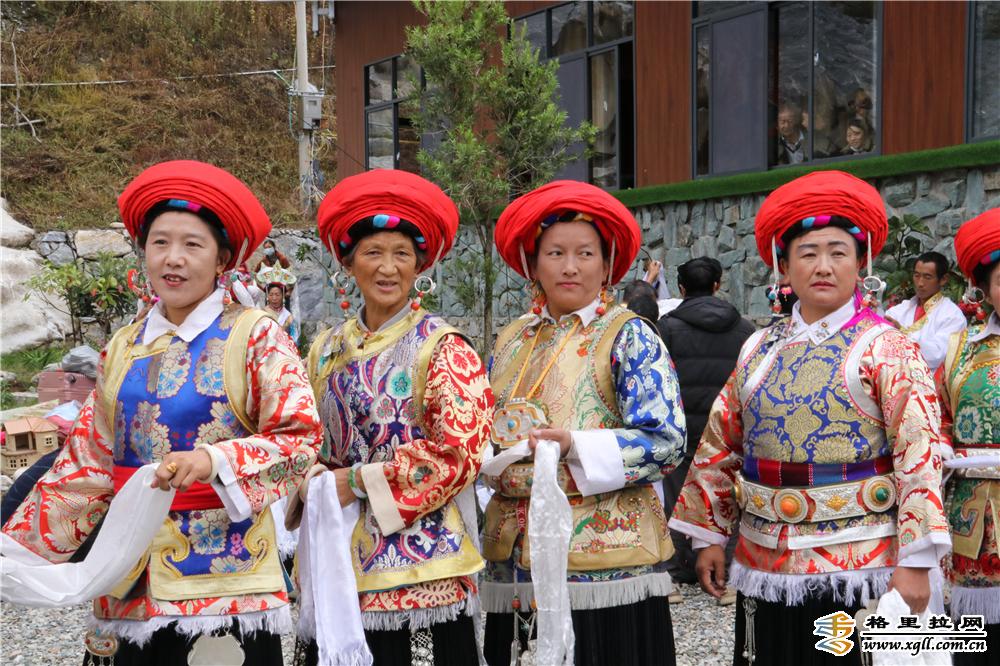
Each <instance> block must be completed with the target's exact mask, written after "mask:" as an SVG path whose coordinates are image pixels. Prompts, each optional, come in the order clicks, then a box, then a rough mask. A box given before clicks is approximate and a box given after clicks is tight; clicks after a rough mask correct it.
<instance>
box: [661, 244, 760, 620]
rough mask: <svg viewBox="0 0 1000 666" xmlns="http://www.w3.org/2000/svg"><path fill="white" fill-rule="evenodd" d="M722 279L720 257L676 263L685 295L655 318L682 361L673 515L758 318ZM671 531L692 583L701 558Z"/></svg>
mask: <svg viewBox="0 0 1000 666" xmlns="http://www.w3.org/2000/svg"><path fill="white" fill-rule="evenodd" d="M721 282H722V265H721V264H720V263H719V262H718V261H717V260H716V259H712V258H711V257H698V258H697V259H692V260H691V261H688V262H687V263H685V264H682V265H681V266H680V267H678V269H677V284H678V285H679V286H680V290H681V296H682V297H683V298H684V300H683V301H682V302H681V304H680V305H679V306H677V308H676V309H674V310H672V311H671V312H669V313H667V315H665V316H664V317H663V318H661V319H660V320H659V321H658V322H657V323H656V327H657V328H658V329H659V331H660V335H661V336H662V337H663V342H664V343H665V344H666V346H667V351H669V352H670V357H671V358H672V359H673V360H674V364H675V365H676V367H677V380H678V381H679V382H680V386H681V401H682V402H683V403H684V416H685V417H686V419H687V438H688V439H687V452H686V453H685V455H684V461H683V462H682V463H681V464H680V465H678V466H677V469H675V470H674V471H673V472H672V473H671V474H670V476H668V477H667V478H666V479H665V480H664V482H663V490H664V503H665V508H666V512H667V515H668V516H669V515H670V514H671V512H672V511H673V509H674V503H675V502H676V501H677V496H678V495H679V494H680V490H681V487H682V486H683V485H684V477H686V476H687V471H688V467H690V466H691V460H692V459H693V458H694V452H695V450H696V449H697V448H698V440H699V439H701V433H702V431H703V430H704V429H705V424H706V423H707V421H708V413H709V412H710V411H711V409H712V403H713V402H715V398H716V396H718V395H719V391H720V390H722V386H723V385H724V384H725V383H726V380H728V379H729V375H730V374H731V373H732V372H733V368H735V367H736V359H737V358H738V357H739V354H740V348H741V347H742V346H743V343H744V342H745V341H746V339H747V338H749V337H750V334H751V333H753V332H754V326H753V324H751V323H750V322H748V321H747V320H745V319H743V318H742V317H740V313H739V312H738V311H737V310H736V308H734V307H733V306H732V305H730V304H729V303H727V302H726V301H724V300H722V299H721V298H717V297H716V296H715V292H717V291H718V290H719V286H720V284H721ZM671 536H672V538H673V541H674V548H675V550H676V554H675V555H674V557H673V559H672V560H671V561H670V563H669V565H668V566H669V567H670V574H671V576H672V577H673V578H674V580H676V581H679V582H682V583H693V582H695V580H696V579H695V573H694V563H695V559H696V558H695V553H694V551H693V550H692V549H691V544H690V542H689V541H688V539H687V537H685V536H683V535H681V534H677V533H674V532H671ZM732 541H733V542H734V543H735V539H733V540H732ZM734 600H735V599H734Z"/></svg>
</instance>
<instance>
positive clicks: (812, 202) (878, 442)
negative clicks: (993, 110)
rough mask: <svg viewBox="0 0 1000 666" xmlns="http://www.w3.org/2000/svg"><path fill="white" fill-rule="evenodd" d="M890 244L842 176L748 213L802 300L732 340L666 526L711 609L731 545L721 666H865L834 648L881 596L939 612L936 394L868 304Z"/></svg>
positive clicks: (856, 655) (864, 190)
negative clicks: (724, 375) (732, 596)
mask: <svg viewBox="0 0 1000 666" xmlns="http://www.w3.org/2000/svg"><path fill="white" fill-rule="evenodd" d="M887 231H888V223H887V220H886V216H885V208H884V205H883V204H882V199H881V197H880V196H879V194H878V191H877V190H875V188H873V187H872V186H871V185H869V184H867V183H865V182H864V181H862V180H859V179H858V178H855V177H854V176H851V175H849V174H846V173H843V172H839V171H821V172H815V173H811V174H809V175H806V176H803V177H801V178H798V179H796V180H793V181H792V182H790V183H788V184H786V185H783V186H782V187H779V188H778V189H777V190H775V191H774V192H772V193H771V194H770V195H769V196H768V197H767V199H765V201H764V203H763V205H762V206H761V208H760V211H758V213H757V228H756V236H757V247H758V249H759V250H760V254H761V258H763V259H764V261H765V262H766V263H767V264H769V265H771V266H772V267H774V269H775V280H774V282H775V285H777V284H778V282H779V279H778V271H779V270H780V271H781V272H782V273H784V274H785V276H786V277H787V279H788V281H789V283H790V285H791V287H792V289H793V290H794V292H795V294H796V295H797V296H798V297H799V300H798V302H797V303H796V304H795V305H794V306H793V308H792V314H791V316H790V317H787V318H785V319H783V320H780V321H779V322H777V323H775V324H773V325H771V326H769V327H768V328H766V329H763V330H761V331H758V332H757V333H755V334H754V335H752V336H751V337H750V338H749V339H748V340H747V342H746V343H745V344H744V346H743V349H742V350H741V352H740V358H739V361H738V362H737V366H736V369H735V370H734V372H733V374H732V376H731V377H730V379H729V381H728V382H727V384H726V385H725V386H724V387H723V389H722V392H721V393H720V394H719V397H718V398H717V399H716V401H715V405H714V406H713V408H712V411H711V413H710V415H709V418H708V425H707V427H706V428H705V432H704V434H703V435H702V438H701V442H700V444H699V446H698V450H697V452H696V453H695V457H694V461H693V463H692V465H691V469H690V471H689V472H688V477H687V481H686V483H685V485H684V488H683V490H682V491H681V496H680V498H679V499H678V501H677V505H676V507H675V509H674V512H673V518H672V519H671V521H670V526H671V528H673V529H675V530H677V531H678V532H681V533H684V534H687V535H688V536H690V537H691V539H692V545H693V546H694V548H696V549H698V550H699V551H700V552H699V555H698V561H697V564H696V571H697V574H698V576H699V579H700V582H701V585H702V587H703V588H704V589H705V590H706V591H707V592H709V593H710V594H712V595H714V596H719V595H721V594H722V592H723V590H724V589H725V585H726V573H727V572H726V571H725V568H726V567H725V559H724V552H723V548H724V547H725V545H726V542H727V541H728V540H729V539H731V538H736V539H738V541H737V544H736V552H735V556H734V560H733V564H732V568H731V570H730V571H729V585H731V586H733V587H735V588H736V589H737V591H738V595H737V604H738V605H737V610H736V639H735V646H734V647H735V654H734V659H733V663H734V664H752V663H760V664H826V663H829V664H841V663H854V664H861V663H862V655H861V647H860V645H859V644H858V641H857V639H856V638H855V639H854V642H853V643H851V642H848V641H845V639H851V636H852V631H853V625H852V624H851V622H852V621H853V616H854V614H855V613H856V612H857V611H859V610H860V609H861V607H862V606H863V605H864V604H865V603H866V602H868V601H869V599H877V598H878V597H879V596H880V595H882V594H883V593H885V592H886V591H887V589H894V590H896V591H898V592H899V594H900V595H901V596H902V600H903V601H904V602H905V603H906V604H907V605H908V606H909V608H910V610H911V611H912V612H913V613H914V614H919V613H922V612H923V611H924V610H925V609H926V608H928V604H929V602H930V604H931V605H930V607H931V609H932V610H933V611H934V612H942V610H943V605H941V603H940V599H939V598H938V599H932V594H931V592H932V586H931V584H930V582H929V578H930V576H931V574H930V570H931V569H933V568H934V567H936V565H937V563H938V561H939V560H940V559H941V557H942V556H943V555H944V554H945V553H947V552H948V549H949V537H948V526H947V522H946V520H945V516H944V511H943V508H942V502H941V492H940V484H941V461H940V457H939V455H938V452H937V450H936V446H937V444H938V442H939V439H940V433H939V423H940V421H939V413H938V404H937V400H936V399H935V396H934V387H933V382H932V381H931V376H930V372H929V370H928V369H927V365H926V363H925V362H924V360H923V358H922V357H921V356H920V353H919V350H918V349H917V348H916V346H915V345H914V344H913V343H912V342H910V341H909V340H908V339H907V338H906V336H904V335H903V334H902V333H900V332H899V331H898V330H897V329H895V328H894V327H892V326H890V325H889V324H888V323H887V322H885V321H884V320H883V319H881V318H880V317H879V316H878V315H877V314H876V313H875V311H874V309H873V308H874V306H875V304H876V301H877V298H878V295H879V292H880V291H881V284H880V282H881V281H880V280H879V279H878V278H877V277H875V276H873V275H872V274H871V262H872V259H873V258H874V257H875V256H876V255H877V254H878V253H879V251H880V250H881V249H882V246H883V244H884V243H885V238H886V233H887ZM865 267H867V271H868V277H866V278H864V280H863V281H862V279H861V277H860V276H859V274H860V272H861V271H862V269H865ZM859 284H860V285H861V286H862V287H863V288H864V291H865V293H862V292H861V291H860V290H859V289H858V286H859ZM777 307H778V308H779V309H780V305H778V306H777ZM936 588H937V592H940V586H939V585H938V586H936ZM844 611H846V615H844V614H843V612H844ZM836 612H841V615H832V614H834V613H836ZM822 618H826V619H825V620H824V619H822ZM817 620H820V621H819V622H817Z"/></svg>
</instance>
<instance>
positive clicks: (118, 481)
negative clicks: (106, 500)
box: [112, 465, 225, 511]
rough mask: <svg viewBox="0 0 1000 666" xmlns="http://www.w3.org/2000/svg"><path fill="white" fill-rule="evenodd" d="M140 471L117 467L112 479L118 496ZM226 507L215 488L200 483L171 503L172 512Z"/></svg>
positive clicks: (136, 468)
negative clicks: (123, 487)
mask: <svg viewBox="0 0 1000 666" xmlns="http://www.w3.org/2000/svg"><path fill="white" fill-rule="evenodd" d="M138 470H139V468H138V467H121V466H119V465H115V467H114V470H113V471H112V478H113V480H114V484H115V493H116V494H117V493H118V491H119V490H121V488H122V486H124V485H125V484H126V483H127V482H128V480H129V479H131V478H132V475H133V474H135V473H136V472H137V471H138ZM224 507H225V505H224V504H223V503H222V500H221V499H219V495H218V493H216V492H215V488H213V487H212V485H211V484H208V483H199V482H197V481H195V482H194V483H193V484H191V487H190V488H188V489H187V490H186V491H184V492H181V491H179V490H178V491H177V494H175V495H174V501H173V502H171V503H170V510H171V511H198V510H204V509H222V508H224Z"/></svg>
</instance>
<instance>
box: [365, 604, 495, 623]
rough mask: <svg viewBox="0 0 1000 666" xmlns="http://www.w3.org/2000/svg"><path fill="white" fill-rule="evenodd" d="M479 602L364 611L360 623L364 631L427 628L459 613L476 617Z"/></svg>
mask: <svg viewBox="0 0 1000 666" xmlns="http://www.w3.org/2000/svg"><path fill="white" fill-rule="evenodd" d="M478 613H479V604H478V603H477V602H476V601H475V598H474V597H473V598H472V599H467V600H466V601H462V602H459V603H457V604H452V605H450V606H439V607H437V608H414V609H412V610H405V611H365V612H363V613H361V624H362V626H363V627H364V628H365V631H398V630H400V629H428V628H430V627H431V626H433V625H435V624H443V623H444V622H451V621H452V620H457V619H458V617H459V616H461V615H469V616H471V617H476V615H478Z"/></svg>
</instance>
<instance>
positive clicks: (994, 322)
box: [969, 310, 1000, 342]
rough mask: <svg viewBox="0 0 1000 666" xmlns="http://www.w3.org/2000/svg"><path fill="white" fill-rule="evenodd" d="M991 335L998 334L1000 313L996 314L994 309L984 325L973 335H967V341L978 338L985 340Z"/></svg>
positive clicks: (999, 331)
mask: <svg viewBox="0 0 1000 666" xmlns="http://www.w3.org/2000/svg"><path fill="white" fill-rule="evenodd" d="M991 335H1000V315H998V314H997V313H996V311H995V310H994V311H993V314H991V315H990V318H989V320H988V321H987V322H986V326H983V327H982V328H981V329H979V331H978V332H977V333H976V334H975V335H970V336H969V342H979V341H980V340H985V339H986V338H988V337H990V336H991Z"/></svg>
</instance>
